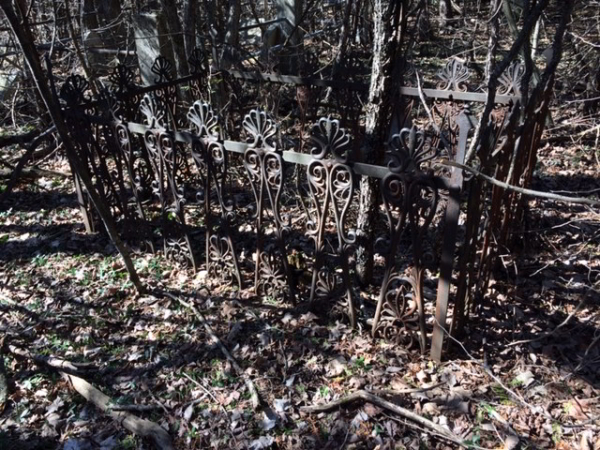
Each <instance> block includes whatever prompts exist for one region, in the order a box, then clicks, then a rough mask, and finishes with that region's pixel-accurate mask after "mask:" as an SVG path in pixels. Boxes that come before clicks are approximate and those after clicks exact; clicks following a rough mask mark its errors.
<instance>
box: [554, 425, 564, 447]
mask: <svg viewBox="0 0 600 450" xmlns="http://www.w3.org/2000/svg"><path fill="white" fill-rule="evenodd" d="M561 440H562V428H561V426H560V424H559V423H558V422H553V423H552V442H554V445H558V443H559V442H560V441H561Z"/></svg>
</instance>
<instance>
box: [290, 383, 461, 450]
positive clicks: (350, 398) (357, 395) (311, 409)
mask: <svg viewBox="0 0 600 450" xmlns="http://www.w3.org/2000/svg"><path fill="white" fill-rule="evenodd" d="M357 400H362V401H365V402H369V403H372V404H373V405H376V406H379V407H380V408H384V409H387V410H388V411H390V412H393V413H394V414H397V415H399V416H402V417H404V418H406V419H409V420H411V421H412V422H415V423H417V424H419V425H420V426H422V427H424V428H426V429H427V430H430V431H433V432H434V433H436V434H438V435H440V436H442V437H444V438H445V439H448V440H449V441H451V442H453V443H455V444H458V445H461V446H463V445H465V444H463V441H462V440H461V439H460V438H459V437H458V436H455V435H454V434H452V433H451V432H450V431H448V430H447V429H446V428H444V427H442V426H440V425H437V424H435V423H433V422H432V421H431V420H429V419H426V418H425V417H422V416H420V415H418V414H416V413H414V412H412V411H410V410H408V409H406V408H402V407H401V406H398V405H396V404H395V403H392V402H390V401H387V400H384V399H383V398H381V397H378V396H376V395H374V394H372V393H370V392H368V391H365V390H360V391H356V392H354V393H352V394H350V395H347V396H346V397H342V398H340V399H339V400H335V401H333V402H330V403H327V404H325V405H316V406H303V407H301V408H300V411H302V412H305V413H321V412H328V411H332V410H334V409H337V408H340V407H341V406H343V405H346V404H348V403H352V402H355V401H357Z"/></svg>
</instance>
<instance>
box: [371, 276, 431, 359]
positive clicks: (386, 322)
mask: <svg viewBox="0 0 600 450" xmlns="http://www.w3.org/2000/svg"><path fill="white" fill-rule="evenodd" d="M382 290H383V308H382V311H381V318H380V320H379V322H378V323H377V326H376V328H375V332H374V334H375V336H379V337H383V338H385V339H386V340H389V341H391V342H395V343H397V344H399V345H402V346H403V347H405V348H407V349H409V348H411V347H412V346H413V345H414V343H415V341H418V340H419V339H418V337H417V332H418V331H421V332H423V331H424V330H420V322H421V321H420V317H419V312H420V308H419V305H418V299H417V297H418V296H417V291H418V286H417V280H415V279H414V277H412V276H411V277H406V276H402V275H399V274H396V275H394V276H392V277H390V278H389V280H388V281H387V283H386V284H385V285H384V286H383V288H382Z"/></svg>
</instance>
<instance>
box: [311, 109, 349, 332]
mask: <svg viewBox="0 0 600 450" xmlns="http://www.w3.org/2000/svg"><path fill="white" fill-rule="evenodd" d="M311 139H312V142H313V143H314V145H315V146H314V147H313V149H312V150H311V153H312V156H313V157H314V159H313V160H312V161H310V163H309V164H308V166H307V168H306V177H307V181H308V186H309V193H310V199H311V203H312V210H313V214H311V215H310V218H309V220H308V221H307V225H306V233H307V234H308V236H309V237H310V238H312V239H313V241H314V243H315V262H314V264H313V279H312V284H311V294H310V300H311V301H314V300H315V298H322V299H326V298H331V297H333V296H337V294H338V291H342V290H345V295H344V297H345V301H346V302H347V304H346V310H347V312H348V316H349V318H350V322H351V325H352V326H354V325H355V324H356V315H355V309H354V303H353V300H352V292H351V288H350V275H349V262H348V259H349V249H350V246H351V245H352V244H353V243H354V242H355V241H356V235H355V233H354V232H353V231H351V230H347V228H348V227H347V224H346V222H347V218H346V215H347V212H348V208H349V207H350V204H351V203H352V198H353V194H354V172H353V171H352V167H350V166H349V165H347V164H345V163H347V162H348V160H349V150H348V149H349V148H350V146H349V142H350V139H349V137H348V135H347V134H346V131H345V130H344V129H343V128H340V126H339V122H338V121H336V120H331V119H330V118H323V119H321V120H319V121H318V122H317V124H316V125H315V126H314V127H313V136H312V137H311ZM331 158H333V159H331ZM330 219H333V222H334V227H335V230H336V235H337V241H338V245H337V248H335V249H334V254H333V255H328V254H327V252H326V250H325V248H326V236H325V229H326V226H327V224H328V223H329V222H330ZM328 260H331V261H328ZM333 267H339V268H341V272H340V273H338V272H336V271H335V269H333ZM338 287H339V289H338Z"/></svg>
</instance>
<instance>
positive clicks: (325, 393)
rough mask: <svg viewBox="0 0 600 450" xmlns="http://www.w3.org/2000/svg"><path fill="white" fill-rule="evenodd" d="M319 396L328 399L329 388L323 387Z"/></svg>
mask: <svg viewBox="0 0 600 450" xmlns="http://www.w3.org/2000/svg"><path fill="white" fill-rule="evenodd" d="M319 395H320V396H321V397H323V398H325V397H327V396H328V395H329V387H327V386H321V387H320V388H319Z"/></svg>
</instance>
